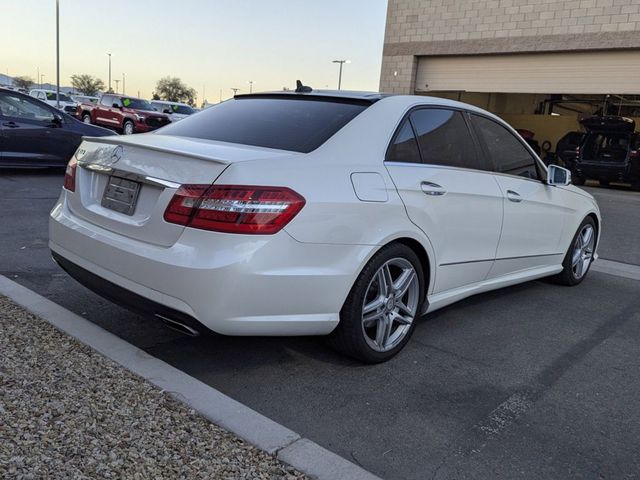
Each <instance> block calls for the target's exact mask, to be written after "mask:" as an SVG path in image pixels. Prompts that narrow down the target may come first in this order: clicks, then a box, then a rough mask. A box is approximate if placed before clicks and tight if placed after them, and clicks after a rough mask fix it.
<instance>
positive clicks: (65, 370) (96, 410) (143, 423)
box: [0, 296, 305, 480]
mask: <svg viewBox="0 0 640 480" xmlns="http://www.w3.org/2000/svg"><path fill="white" fill-rule="evenodd" d="M0 478H21V479H31V478H34V479H35V478H37V479H49V478H55V479H62V478H74V479H85V478H113V479H121V478H127V479H160V478H162V479H165V478H189V479H192V478H194V479H196V478H208V479H212V478H213V479H245V478H246V479H249V478H251V479H287V480H289V479H291V480H293V479H302V478H305V477H304V476H303V475H302V474H300V473H299V472H297V471H295V470H294V469H292V468H291V467H288V466H287V465H284V464H282V463H281V462H279V461H278V460H277V459H275V458H274V457H272V456H270V455H268V454H267V453H264V452H262V451H261V450H259V449H257V448H255V447H253V446H251V445H248V444H247V443H245V442H244V441H242V440H240V439H239V438H237V437H235V436H234V435H232V434H230V433H228V432H226V431H225V430H223V429H221V428H220V427H218V426H216V425H213V424H211V423H210V422H208V421H207V420H206V419H204V418H202V417H200V416H199V415H198V414H197V413H196V412H195V411H194V410H192V409H189V408H188V407H187V406H185V405H183V404H181V403H180V402H178V401H177V400H175V399H173V398H172V397H170V396H169V395H168V394H166V393H163V392H161V391H160V390H159V389H157V388H156V387H154V386H153V385H151V384H149V383H147V382H145V381H144V380H143V379H141V378H139V377H137V376H135V375H133V374H132V373H130V372H128V371H127V370H125V369H123V368H122V367H121V366H119V365H117V364H116V363H114V362H112V361H110V360H108V359H106V358H104V357H103V356H101V355H100V354H99V353H96V352H94V351H93V350H91V349H90V348H88V347H86V346H85V345H83V344H81V343H79V342H78V341H76V340H75V339H73V338H71V337H69V336H67V335H66V334H63V333H61V332H60V331H58V330H57V329H55V328H54V327H52V326H51V325H49V324H48V323H46V322H44V321H42V320H41V319H39V318H37V317H35V316H33V315H31V314H30V313H28V312H27V311H25V310H24V309H22V308H21V307H18V306H17V305H15V304H14V303H12V302H10V301H9V300H7V299H6V298H4V297H1V296H0Z"/></svg>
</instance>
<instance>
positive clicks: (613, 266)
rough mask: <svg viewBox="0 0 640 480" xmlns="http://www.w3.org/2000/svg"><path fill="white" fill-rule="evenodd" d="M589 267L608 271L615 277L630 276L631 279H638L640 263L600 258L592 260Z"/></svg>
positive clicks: (601, 271)
mask: <svg viewBox="0 0 640 480" xmlns="http://www.w3.org/2000/svg"><path fill="white" fill-rule="evenodd" d="M591 269H592V270H593V271H594V272H600V273H608V274H609V275H615V276H617V277H623V278H630V279H631V280H640V265H632V264H630V263H622V262H614V261H612V260H605V259H604V258H600V259H598V260H597V261H595V262H593V265H591Z"/></svg>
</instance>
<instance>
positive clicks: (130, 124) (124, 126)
mask: <svg viewBox="0 0 640 480" xmlns="http://www.w3.org/2000/svg"><path fill="white" fill-rule="evenodd" d="M129 129H130V130H129ZM135 131H136V130H135V127H134V125H133V122H132V121H131V120H125V121H124V122H122V133H123V134H125V135H131V134H132V133H135Z"/></svg>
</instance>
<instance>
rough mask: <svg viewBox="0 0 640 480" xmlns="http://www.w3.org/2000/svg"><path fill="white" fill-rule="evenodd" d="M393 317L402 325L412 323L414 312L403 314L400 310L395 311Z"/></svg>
mask: <svg viewBox="0 0 640 480" xmlns="http://www.w3.org/2000/svg"><path fill="white" fill-rule="evenodd" d="M393 319H394V320H395V321H396V322H398V323H399V324H401V325H411V323H412V322H413V314H411V313H409V314H408V315H402V314H401V313H400V312H393Z"/></svg>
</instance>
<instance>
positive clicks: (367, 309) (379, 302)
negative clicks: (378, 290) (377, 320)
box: [362, 295, 384, 318]
mask: <svg viewBox="0 0 640 480" xmlns="http://www.w3.org/2000/svg"><path fill="white" fill-rule="evenodd" d="M383 306H384V297H383V296H382V295H378V297H376V298H375V300H372V301H371V302H369V303H367V304H366V305H365V306H364V307H362V315H363V316H364V317H365V318H366V316H367V314H369V313H371V312H374V311H376V310H378V309H379V308H382V307H383Z"/></svg>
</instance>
